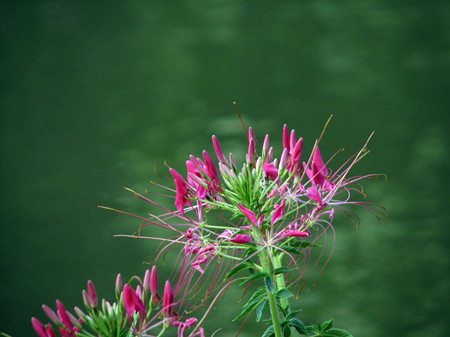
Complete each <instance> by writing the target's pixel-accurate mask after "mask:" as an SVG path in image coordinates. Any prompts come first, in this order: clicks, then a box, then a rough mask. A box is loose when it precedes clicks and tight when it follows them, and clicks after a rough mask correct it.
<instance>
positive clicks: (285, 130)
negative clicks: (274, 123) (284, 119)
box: [283, 124, 291, 152]
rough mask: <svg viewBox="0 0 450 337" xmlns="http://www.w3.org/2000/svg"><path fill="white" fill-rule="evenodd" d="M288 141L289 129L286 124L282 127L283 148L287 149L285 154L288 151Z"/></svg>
mask: <svg viewBox="0 0 450 337" xmlns="http://www.w3.org/2000/svg"><path fill="white" fill-rule="evenodd" d="M290 145H291V144H290V140H289V129H288V127H287V125H286V124H284V126H283V148H284V149H287V152H289V150H290Z"/></svg>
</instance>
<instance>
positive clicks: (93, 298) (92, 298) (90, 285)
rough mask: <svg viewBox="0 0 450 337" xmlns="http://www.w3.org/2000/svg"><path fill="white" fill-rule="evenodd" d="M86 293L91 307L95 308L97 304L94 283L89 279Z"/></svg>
mask: <svg viewBox="0 0 450 337" xmlns="http://www.w3.org/2000/svg"><path fill="white" fill-rule="evenodd" d="M88 295H89V300H90V302H91V305H92V307H93V308H96V307H97V304H98V298H97V292H96V291H95V287H94V283H93V282H92V281H91V280H89V281H88Z"/></svg>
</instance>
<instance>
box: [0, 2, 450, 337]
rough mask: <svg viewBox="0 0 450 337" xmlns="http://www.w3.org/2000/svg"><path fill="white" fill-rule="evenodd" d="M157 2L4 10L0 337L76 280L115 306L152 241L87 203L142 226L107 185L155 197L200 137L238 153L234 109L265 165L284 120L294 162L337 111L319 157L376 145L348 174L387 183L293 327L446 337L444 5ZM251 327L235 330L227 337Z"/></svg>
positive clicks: (132, 205) (21, 330)
mask: <svg viewBox="0 0 450 337" xmlns="http://www.w3.org/2000/svg"><path fill="white" fill-rule="evenodd" d="M168 3H169V2H167V3H165V2H156V1H155V2H148V3H146V2H138V1H126V2H122V3H119V2H115V3H113V4H111V3H108V4H106V3H100V2H99V3H95V2H77V1H67V2H64V3H60V2H57V1H40V2H35V3H32V2H29V3H28V4H26V3H25V2H2V4H0V27H1V32H0V43H1V44H0V76H1V77H0V78H1V81H0V104H1V105H0V146H1V157H0V174H1V176H0V178H1V180H0V201H1V210H0V221H1V236H0V252H1V267H0V299H1V306H0V331H4V332H6V333H8V334H10V335H12V336H14V337H20V336H33V335H34V332H33V330H32V327H31V323H30V318H31V316H36V317H38V318H39V319H40V320H42V321H45V320H46V318H45V316H44V314H43V312H42V311H41V305H42V304H44V303H46V304H49V305H51V306H54V301H55V299H56V298H59V299H60V300H62V301H63V302H64V303H65V304H66V307H68V308H72V307H73V306H75V305H81V304H82V299H81V290H82V289H83V288H84V287H85V285H86V281H87V280H88V279H91V280H93V281H94V283H95V284H96V286H97V291H98V293H99V294H100V295H102V296H105V297H109V298H112V296H113V285H114V280H115V276H116V274H117V273H118V272H121V273H122V274H124V275H125V276H126V277H129V276H131V275H133V274H140V275H143V273H144V271H145V269H146V268H148V265H147V264H146V262H150V261H151V260H152V258H153V253H154V250H155V247H156V246H155V243H153V242H149V241H146V240H133V239H126V238H113V235H114V234H118V233H124V234H132V233H133V232H134V231H136V229H137V225H138V223H137V222H136V221H134V220H133V219H131V218H127V217H124V216H119V215H117V214H114V213H110V212H107V211H103V210H99V209H97V207H96V206H97V205H98V204H103V205H110V206H113V207H116V208H120V209H125V210H128V211H132V212H138V213H140V214H145V213H146V212H148V211H150V210H149V208H148V205H146V204H145V203H143V202H140V201H139V200H137V199H135V198H133V197H132V195H130V194H129V193H127V192H126V191H124V190H122V187H123V186H129V187H134V188H136V189H138V190H139V191H144V190H145V189H147V188H152V186H151V185H150V183H149V181H150V180H158V177H157V176H155V174H154V172H153V166H154V165H155V164H156V165H157V167H158V169H159V170H160V171H161V172H163V173H164V174H167V171H166V168H165V167H164V161H167V162H168V164H169V165H171V166H172V167H175V168H177V169H179V170H180V171H181V170H183V172H184V168H183V166H184V161H185V160H186V159H187V157H188V155H189V154H191V153H192V154H195V155H200V154H201V151H202V150H203V149H207V150H212V146H211V141H210V140H211V134H216V135H217V136H218V137H219V138H220V139H221V141H222V147H223V148H224V149H226V151H227V152H229V151H233V152H234V153H235V154H237V155H242V154H243V153H244V151H245V149H246V144H245V138H244V135H243V132H242V129H241V127H240V124H239V120H238V118H237V117H236V113H235V111H234V108H233V106H232V102H233V101H237V102H238V104H239V108H240V111H241V113H242V114H243V116H244V120H245V122H246V123H247V125H251V126H253V127H254V129H255V131H256V134H257V136H258V137H259V139H260V141H262V139H263V136H264V134H265V133H270V135H271V139H272V141H273V144H274V145H275V147H276V148H277V154H278V155H279V152H280V151H279V149H280V147H281V130H282V126H283V124H284V123H287V124H288V125H289V126H290V127H291V128H295V129H296V131H297V135H301V136H303V137H304V139H305V146H306V148H310V147H312V145H313V142H314V139H315V138H316V137H317V136H318V135H319V134H320V131H321V129H322V126H323V125H324V123H325V121H326V120H327V118H328V116H329V115H330V114H334V116H335V117H334V119H333V121H332V123H331V126H330V128H329V130H328V131H327V133H326V135H325V138H324V140H323V141H322V144H323V145H322V147H321V149H322V153H323V154H324V156H327V157H329V156H331V155H332V154H333V153H334V152H335V151H336V150H338V149H339V148H341V147H345V149H346V152H345V153H346V155H350V154H352V153H354V152H356V151H357V150H358V149H359V147H360V146H361V145H362V144H363V143H364V141H365V139H366V138H367V136H368V135H369V134H370V132H371V131H372V130H376V135H375V138H374V139H373V141H372V143H371V145H370V149H371V153H370V155H369V156H368V157H367V158H366V159H364V160H363V161H362V162H361V163H360V165H359V166H358V167H356V168H355V174H362V173H369V172H372V173H385V174H386V175H387V176H388V179H387V183H386V184H385V183H384V181H381V180H380V181H370V182H368V183H367V184H366V185H365V187H366V190H365V191H366V192H367V194H368V200H369V201H373V202H376V203H379V204H382V205H383V206H384V207H386V208H387V210H388V212H389V216H388V218H387V219H385V220H384V221H382V222H377V221H375V220H374V219H373V217H372V216H371V215H370V214H369V213H367V212H364V211H363V210H358V212H359V215H360V217H361V224H360V226H359V228H358V229H355V226H354V224H352V223H351V221H350V220H349V219H348V218H346V217H344V216H343V217H339V218H338V219H337V221H336V223H335V227H336V230H337V246H336V250H335V252H334V254H333V257H332V259H331V261H330V263H329V265H328V267H327V269H326V270H325V272H324V273H323V275H322V277H321V279H320V282H319V284H318V286H317V287H315V288H312V289H311V290H310V291H309V292H308V293H306V292H304V293H303V294H302V297H301V300H300V307H302V308H303V309H304V311H303V313H302V317H301V318H302V319H303V320H304V321H305V322H315V321H316V320H326V319H329V318H331V317H333V318H334V320H335V324H336V326H339V327H343V328H346V329H348V330H349V331H350V332H352V333H353V335H354V336H355V337H380V336H408V337H409V336H411V337H419V336H427V337H439V336H447V335H448V316H449V312H448V307H449V301H448V299H449V288H450V283H449V276H450V275H449V270H450V269H449V267H450V266H449V245H450V242H449V235H448V234H447V229H449V228H448V227H447V226H449V214H448V196H449V193H448V190H449V184H448V174H449V165H448V156H449V137H448V130H449V81H448V78H449V65H450V48H449V42H450V35H449V32H450V29H449V28H450V27H449V26H450V25H449V22H450V6H449V5H448V2H447V1H398V2H389V1H323V0H318V1H297V2H296V1H279V2H271V3H265V4H262V5H258V4H257V3H256V2H245V1H244V2H238V1H224V2H220V1H196V2H191V3H189V2H175V3H172V4H168ZM170 270H171V266H170V265H165V266H162V267H161V275H166V276H167V275H168V274H169V272H170ZM239 298H240V293H239V289H235V290H232V291H231V292H230V299H229V300H228V301H225V302H224V303H222V304H221V305H220V306H219V307H218V308H217V309H216V310H215V311H213V314H212V315H211V316H210V323H209V325H208V326H209V327H210V329H209V330H208V331H210V332H213V331H214V330H215V329H216V328H219V327H222V328H223V332H222V333H221V334H218V335H217V336H224V337H228V336H235V334H236V331H237V330H238V328H239V326H240V324H238V323H236V324H232V323H226V324H227V325H224V322H229V321H230V320H231V318H233V315H235V314H236V310H237V308H238V306H240V305H241V304H242V303H238V304H236V302H237V301H238V300H239ZM257 329H260V330H257ZM255 331H258V332H257V333H256V332H255ZM262 331H263V328H262V327H256V325H255V324H254V323H253V318H251V319H250V320H249V322H248V324H247V329H244V331H243V332H242V334H241V335H240V336H241V337H254V336H257V335H261V334H262Z"/></svg>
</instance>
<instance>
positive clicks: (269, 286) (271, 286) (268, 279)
mask: <svg viewBox="0 0 450 337" xmlns="http://www.w3.org/2000/svg"><path fill="white" fill-rule="evenodd" d="M265 281H266V287H267V289H269V291H270V292H271V293H272V294H273V291H274V290H275V287H274V284H273V280H272V277H271V276H268V277H266V278H265Z"/></svg>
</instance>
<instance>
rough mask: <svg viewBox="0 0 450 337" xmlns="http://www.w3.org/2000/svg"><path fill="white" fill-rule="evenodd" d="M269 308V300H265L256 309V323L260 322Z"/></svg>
mask: <svg viewBox="0 0 450 337" xmlns="http://www.w3.org/2000/svg"><path fill="white" fill-rule="evenodd" d="M268 308H269V300H265V301H264V302H262V303H261V304H260V305H259V306H258V308H256V321H257V322H259V321H261V318H262V317H263V316H264V314H265V312H266V311H267V309H268Z"/></svg>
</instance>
